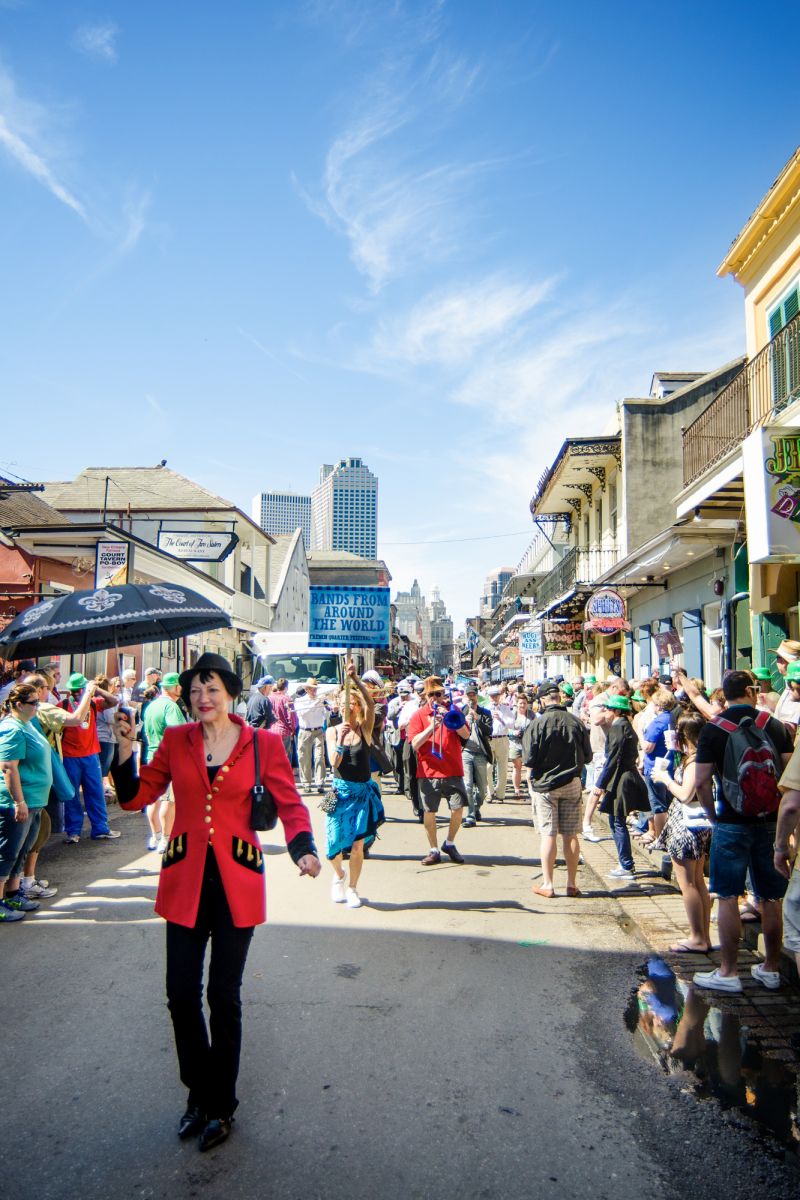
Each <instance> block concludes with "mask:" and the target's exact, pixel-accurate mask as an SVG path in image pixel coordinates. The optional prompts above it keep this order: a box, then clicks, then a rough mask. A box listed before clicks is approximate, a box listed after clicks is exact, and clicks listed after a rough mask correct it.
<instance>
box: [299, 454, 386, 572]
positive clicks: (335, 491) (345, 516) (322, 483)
mask: <svg viewBox="0 0 800 1200" xmlns="http://www.w3.org/2000/svg"><path fill="white" fill-rule="evenodd" d="M311 548H312V550H348V551H349V552H350V553H351V554H360V555H361V556H362V557H363V558H376V557H377V554H378V479H377V476H375V475H373V474H372V472H371V471H370V469H369V467H367V466H365V464H364V463H363V462H362V460H361V459H360V458H343V459H341V460H340V461H339V462H338V463H337V464H336V466H335V467H334V466H332V465H329V464H327V463H326V464H325V465H323V466H322V467H320V472H319V483H318V484H317V486H316V487H315V488H314V491H313V492H312V493H311Z"/></svg>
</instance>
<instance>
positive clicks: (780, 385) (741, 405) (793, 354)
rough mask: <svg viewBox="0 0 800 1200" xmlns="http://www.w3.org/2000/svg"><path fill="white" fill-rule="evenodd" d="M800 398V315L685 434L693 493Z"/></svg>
mask: <svg viewBox="0 0 800 1200" xmlns="http://www.w3.org/2000/svg"><path fill="white" fill-rule="evenodd" d="M798 398H800V313H798V315H797V316H796V317H793V318H792V320H791V321H790V322H789V323H788V325H784V327H783V329H781V331H780V332H779V333H777V334H776V335H775V337H774V338H773V339H772V341H771V342H769V343H768V344H767V345H766V346H765V347H764V349H763V350H761V351H759V353H758V354H757V355H756V356H755V358H753V359H751V360H750V362H748V363H745V365H744V366H743V367H742V369H741V371H740V372H739V374H738V375H736V376H735V377H734V378H733V379H732V380H731V382H730V383H729V384H728V385H727V386H726V387H724V388H723V389H722V391H721V392H720V393H719V394H718V395H717V396H715V398H714V399H713V400H712V401H711V403H710V404H709V405H708V407H707V408H706V409H705V410H704V411H703V412H701V413H700V415H699V417H696V418H695V420H694V421H692V423H691V425H689V426H687V428H686V429H685V430H684V431H683V484H684V487H688V486H689V484H690V483H694V481H695V480H696V479H699V478H700V476H701V475H703V474H704V473H705V472H706V471H707V470H708V468H709V467H711V466H713V465H714V464H715V463H717V462H719V461H720V460H721V459H723V458H724V457H725V455H726V454H728V453H729V452H730V451H731V450H733V449H735V448H736V446H738V445H740V444H741V442H742V441H743V440H744V439H745V438H746V437H747V435H748V434H749V433H750V432H751V431H752V430H753V429H755V428H756V427H757V426H758V425H761V424H763V422H764V421H766V420H768V418H769V417H770V416H771V415H772V414H774V413H778V412H780V411H781V410H782V409H784V408H786V406H787V405H788V404H790V403H791V402H792V401H793V400H796V399H798Z"/></svg>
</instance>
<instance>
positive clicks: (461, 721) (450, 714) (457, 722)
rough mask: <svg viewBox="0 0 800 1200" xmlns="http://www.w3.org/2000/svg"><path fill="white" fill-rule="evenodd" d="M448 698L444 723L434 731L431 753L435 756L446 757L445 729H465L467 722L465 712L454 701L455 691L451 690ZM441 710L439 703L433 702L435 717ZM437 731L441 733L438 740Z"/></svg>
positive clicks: (443, 718)
mask: <svg viewBox="0 0 800 1200" xmlns="http://www.w3.org/2000/svg"><path fill="white" fill-rule="evenodd" d="M448 700H449V703H448V706H447V708H446V709H445V712H444V716H443V717H442V723H441V725H439V726H438V729H435V730H434V731H433V739H432V745H431V754H432V755H433V757H434V758H443V757H444V731H445V729H450V730H452V731H453V732H454V733H455V731H456V730H457V729H463V728H464V726H465V725H466V724H467V718H466V717H465V716H464V714H463V712H462V711H461V709H460V708H459V707H458V705H457V704H455V703H454V702H453V693H452V692H450V694H449V697H448ZM439 711H440V708H439V705H438V704H437V703H436V702H435V701H434V703H433V715H434V717H437V716H438V715H439ZM437 732H438V735H439V736H438V740H437V736H436V735H437Z"/></svg>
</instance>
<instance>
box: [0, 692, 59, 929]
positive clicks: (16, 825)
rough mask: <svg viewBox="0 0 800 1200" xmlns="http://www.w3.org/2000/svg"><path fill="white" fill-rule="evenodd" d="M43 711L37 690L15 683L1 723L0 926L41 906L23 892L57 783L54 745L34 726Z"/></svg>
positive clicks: (18, 918) (16, 919) (17, 919)
mask: <svg viewBox="0 0 800 1200" xmlns="http://www.w3.org/2000/svg"><path fill="white" fill-rule="evenodd" d="M38 707H39V696H38V693H37V691H36V688H35V687H33V686H32V685H31V684H29V683H18V684H15V686H14V687H13V688H12V689H11V691H10V693H9V695H8V698H7V700H6V702H5V705H4V713H5V715H4V717H3V719H2V720H1V721H0V923H2V922H4V921H19V920H21V919H22V918H23V917H24V915H25V913H26V912H32V911H33V910H34V909H36V908H38V907H39V903H38V901H36V900H26V899H25V897H24V896H22V895H21V893H20V890H19V885H20V881H21V874H22V868H23V865H24V863H25V859H26V857H27V855H28V851H29V850H30V848H31V846H32V845H33V843H34V842H35V841H36V836H37V834H38V832H39V823H40V821H41V818H42V811H43V809H44V808H45V805H46V804H47V800H48V797H49V795H50V788H51V786H52V783H53V766H52V761H51V751H50V745H49V743H48V741H47V739H46V738H45V737H44V736H43V734H41V733H40V732H39V730H38V729H37V728H36V727H35V725H32V724H31V720H32V718H33V717H34V716H35V715H36V710H37V708H38Z"/></svg>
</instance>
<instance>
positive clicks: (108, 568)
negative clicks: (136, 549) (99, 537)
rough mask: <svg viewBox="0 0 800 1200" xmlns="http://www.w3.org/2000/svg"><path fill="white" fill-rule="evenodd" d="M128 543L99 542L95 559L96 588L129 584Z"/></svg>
mask: <svg viewBox="0 0 800 1200" xmlns="http://www.w3.org/2000/svg"><path fill="white" fill-rule="evenodd" d="M128 551H129V545H128V543H127V542H98V543H97V545H96V547H95V557H94V586H95V588H106V587H117V585H118V584H120V583H127V582H128Z"/></svg>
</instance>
